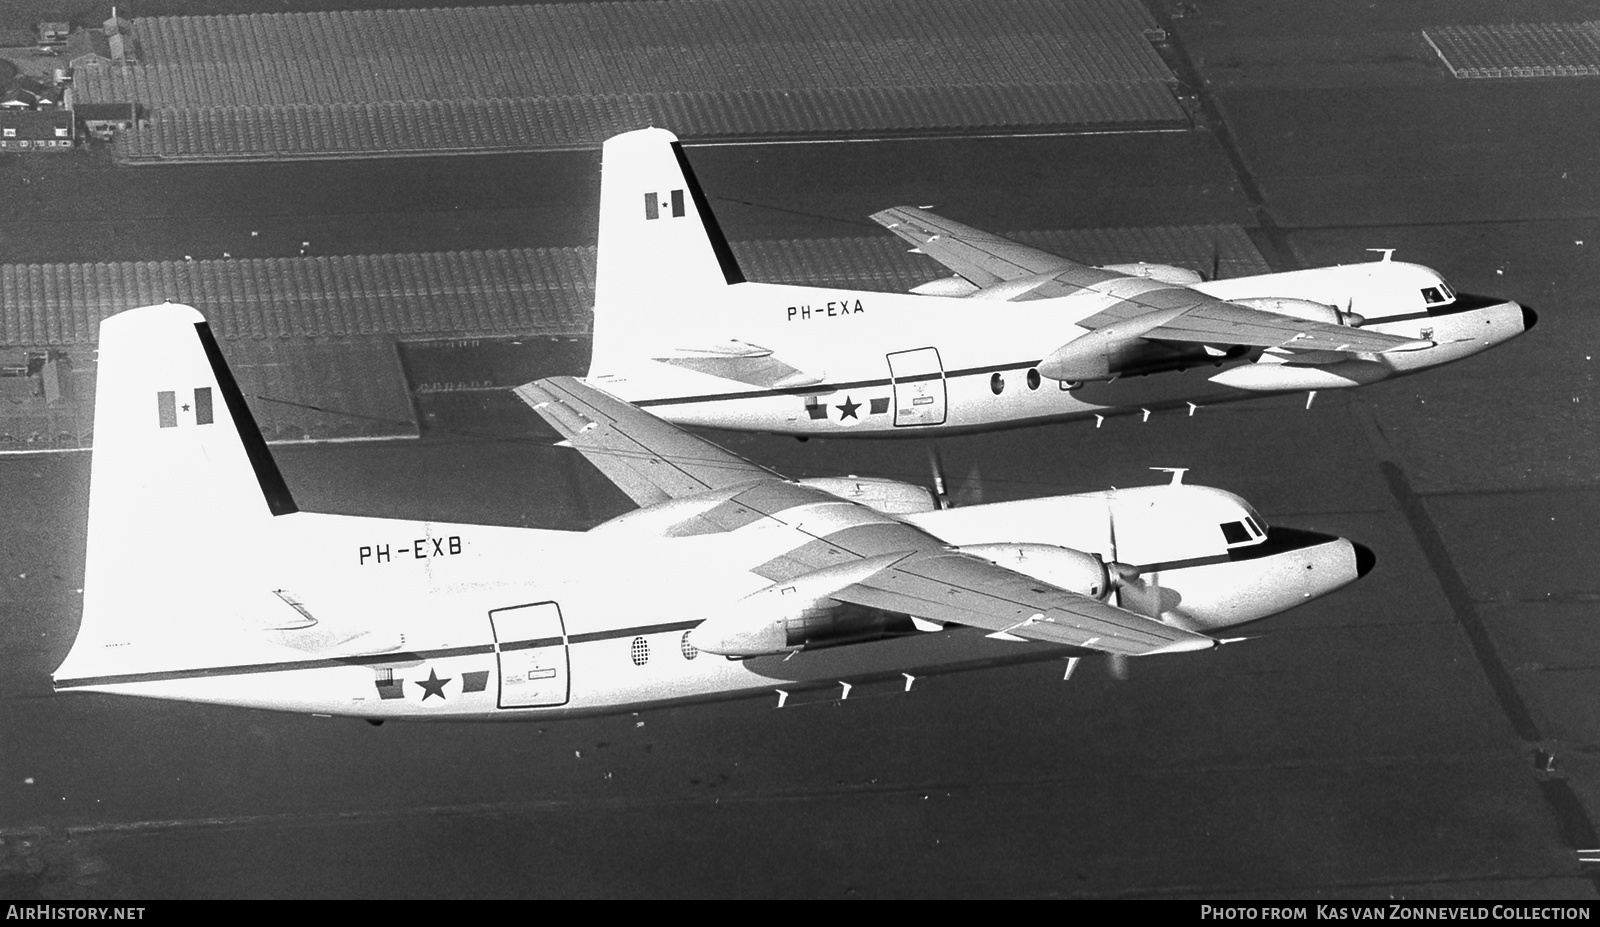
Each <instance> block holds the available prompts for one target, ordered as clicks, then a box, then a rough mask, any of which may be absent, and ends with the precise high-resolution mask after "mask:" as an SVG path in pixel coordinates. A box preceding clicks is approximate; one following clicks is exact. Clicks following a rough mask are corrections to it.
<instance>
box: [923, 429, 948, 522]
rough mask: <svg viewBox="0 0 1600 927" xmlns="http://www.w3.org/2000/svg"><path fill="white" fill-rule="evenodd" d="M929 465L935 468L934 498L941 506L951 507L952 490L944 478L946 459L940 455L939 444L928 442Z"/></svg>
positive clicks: (943, 507) (942, 507) (944, 507)
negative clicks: (950, 490)
mask: <svg viewBox="0 0 1600 927" xmlns="http://www.w3.org/2000/svg"><path fill="white" fill-rule="evenodd" d="M928 466H929V468H931V469H932V470H933V499H934V501H935V502H937V503H938V505H939V508H941V509H948V508H950V507H951V502H950V492H949V490H948V488H947V487H946V484H945V480H944V459H943V458H942V457H940V456H939V445H937V444H935V443H933V442H932V441H929V442H928Z"/></svg>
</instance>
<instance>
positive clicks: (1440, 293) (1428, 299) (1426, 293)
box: [1422, 280, 1456, 306]
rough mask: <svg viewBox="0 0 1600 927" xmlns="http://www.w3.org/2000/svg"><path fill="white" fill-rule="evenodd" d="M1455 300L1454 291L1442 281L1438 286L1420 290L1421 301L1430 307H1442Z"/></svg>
mask: <svg viewBox="0 0 1600 927" xmlns="http://www.w3.org/2000/svg"><path fill="white" fill-rule="evenodd" d="M1455 298H1456V294H1455V291H1454V290H1451V289H1450V286H1449V285H1448V284H1446V283H1445V282H1444V281H1443V280H1441V281H1439V285H1438V286H1425V287H1423V288H1422V301H1423V302H1425V303H1427V304H1428V305H1430V306H1442V305H1444V304H1445V303H1448V302H1450V301H1452V300H1454V299H1455Z"/></svg>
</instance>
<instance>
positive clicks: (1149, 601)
mask: <svg viewBox="0 0 1600 927" xmlns="http://www.w3.org/2000/svg"><path fill="white" fill-rule="evenodd" d="M1116 511H1117V507H1116V492H1115V491H1112V492H1111V493H1110V494H1108V495H1107V496H1106V530H1107V533H1108V535H1109V539H1110V542H1111V560H1110V562H1108V563H1107V564H1106V572H1107V573H1108V574H1110V578H1111V586H1112V588H1113V589H1114V590H1115V591H1116V595H1117V606H1118V607H1119V608H1125V609H1127V610H1128V611H1130V612H1133V613H1135V614H1138V615H1143V616H1145V617H1146V618H1153V619H1155V620H1156V621H1160V620H1161V584H1160V583H1159V582H1158V581H1150V582H1146V581H1145V579H1144V576H1143V575H1142V574H1141V573H1140V572H1139V568H1138V567H1136V566H1134V565H1132V564H1130V563H1123V562H1122V560H1121V559H1120V558H1119V557H1118V556H1117V515H1116Z"/></svg>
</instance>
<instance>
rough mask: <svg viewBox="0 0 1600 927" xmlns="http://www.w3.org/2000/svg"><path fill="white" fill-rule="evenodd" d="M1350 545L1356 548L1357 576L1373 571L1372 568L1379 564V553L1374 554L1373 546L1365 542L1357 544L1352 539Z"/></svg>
mask: <svg viewBox="0 0 1600 927" xmlns="http://www.w3.org/2000/svg"><path fill="white" fill-rule="evenodd" d="M1350 546H1351V547H1354V548H1355V549H1356V577H1357V578H1360V577H1362V576H1365V575H1367V574H1368V573H1371V572H1372V568H1373V567H1374V566H1377V564H1378V556H1377V554H1374V553H1373V552H1372V548H1370V547H1368V546H1367V545H1365V544H1357V543H1356V542H1354V541H1351V542H1350Z"/></svg>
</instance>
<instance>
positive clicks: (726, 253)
mask: <svg viewBox="0 0 1600 927" xmlns="http://www.w3.org/2000/svg"><path fill="white" fill-rule="evenodd" d="M742 282H744V274H743V273H742V272H741V271H740V270H739V264H738V262H737V261H735V260H734V257H733V251H732V249H730V248H729V247H728V242H727V239H725V238H724V237H723V236H722V230H721V229H720V228H718V227H717V221H716V218H715V217H714V216H713V215H712V214H711V208H710V206H709V205H708V204H707V202H706V197H705V194H704V193H703V192H702V191H701V189H700V184H699V183H698V182H696V180H695V177H694V172H693V171H692V170H691V169H690V167H689V161H688V158H686V157H685V156H684V153H683V146H682V145H680V144H679V143H678V139H677V136H675V135H673V134H672V133H671V132H668V131H667V130H665V129H640V130H638V131H635V132H627V133H624V134H622V135H618V136H615V137H613V138H611V139H608V140H607V141H606V143H605V148H604V152H603V154H602V155H601V166H600V236H599V249H598V253H597V254H596V260H595V287H594V361H593V362H592V363H591V364H590V367H589V373H590V375H591V376H596V375H600V374H604V373H610V372H612V371H613V370H615V369H616V368H617V367H618V365H620V364H622V363H625V362H628V361H632V360H637V359H640V358H642V357H647V356H649V354H648V352H649V348H650V344H651V342H652V341H653V340H654V339H653V338H651V337H650V333H653V332H654V331H655V330H657V329H659V328H661V327H662V326H665V325H668V324H669V323H670V322H671V321H672V320H673V318H674V317H675V316H676V315H677V314H678V310H679V309H681V308H683V307H685V306H687V305H690V304H693V303H694V301H695V300H696V299H697V298H700V297H703V296H704V295H705V294H706V293H708V292H710V291H715V290H721V289H722V288H723V287H726V286H730V285H732V284H735V283H742Z"/></svg>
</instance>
